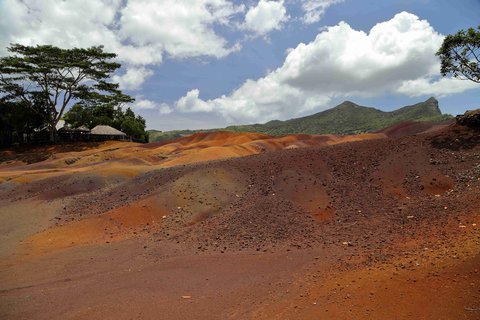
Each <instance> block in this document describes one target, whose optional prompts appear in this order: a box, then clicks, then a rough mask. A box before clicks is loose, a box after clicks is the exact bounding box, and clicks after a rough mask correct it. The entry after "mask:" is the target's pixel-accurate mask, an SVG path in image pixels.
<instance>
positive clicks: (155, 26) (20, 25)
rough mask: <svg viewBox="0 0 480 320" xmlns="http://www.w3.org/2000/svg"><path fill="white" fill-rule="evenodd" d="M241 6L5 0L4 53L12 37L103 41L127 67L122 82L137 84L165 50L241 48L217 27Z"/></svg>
mask: <svg viewBox="0 0 480 320" xmlns="http://www.w3.org/2000/svg"><path fill="white" fill-rule="evenodd" d="M243 10H244V7H243V6H236V5H234V4H232V3H231V2H230V1H227V0H196V1H191V0H162V1H146V0H123V1H122V0H69V1H57V0H1V1H0V56H4V55H7V54H8V51H7V49H6V48H7V47H8V45H9V44H10V43H21V44H24V45H36V44H51V45H54V46H58V47H62V48H73V47H90V46H94V45H103V46H104V47H105V50H106V51H109V52H115V53H117V55H118V60H119V61H120V62H121V63H122V64H123V65H124V66H125V67H126V69H127V70H126V73H125V74H124V75H121V76H120V75H117V80H118V81H120V82H121V85H122V87H123V88H125V89H136V88H138V87H139V86H140V85H141V83H143V82H144V81H145V79H146V78H147V77H149V76H151V75H152V73H151V71H150V70H151V68H150V69H147V68H146V67H148V66H153V65H155V64H160V63H162V61H163V57H164V56H165V55H167V56H169V57H171V58H182V59H183V58H191V57H199V56H207V57H214V58H221V57H225V56H226V55H228V54H229V53H231V52H232V51H235V50H238V49H239V45H237V44H229V43H228V41H227V40H226V39H225V38H223V37H222V36H220V35H218V34H217V33H216V31H215V27H216V26H218V25H224V26H229V25H230V24H231V19H233V18H234V16H235V15H237V14H240V13H242V12H243Z"/></svg>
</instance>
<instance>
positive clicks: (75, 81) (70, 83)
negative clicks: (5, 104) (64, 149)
mask: <svg viewBox="0 0 480 320" xmlns="http://www.w3.org/2000/svg"><path fill="white" fill-rule="evenodd" d="M8 50H9V52H10V53H11V54H12V55H11V56H8V57H3V58H1V59H0V93H1V94H2V95H3V98H4V99H5V100H8V101H11V102H22V105H23V106H25V107H26V108H30V109H31V110H33V111H37V110H38V109H39V108H36V107H35V106H36V105H40V106H41V107H40V109H41V110H43V111H45V112H40V113H38V114H39V115H41V117H42V118H43V120H44V122H45V124H46V125H47V126H48V128H49V131H50V138H51V140H52V141H53V140H55V137H56V130H55V126H56V125H57V123H58V121H59V120H60V119H61V118H62V116H63V113H64V111H65V110H66V108H68V106H71V105H73V104H78V105H83V106H92V105H112V106H118V105H121V104H123V103H127V102H132V101H133V99H132V98H131V97H129V96H127V95H124V94H123V93H122V92H121V91H120V90H119V89H118V84H116V83H110V82H107V80H108V78H109V77H110V75H111V74H112V73H113V72H114V71H115V70H117V69H118V68H119V67H120V64H118V63H115V62H111V61H110V60H111V59H113V58H115V56H116V55H115V54H113V53H106V52H103V47H102V46H98V47H91V48H87V49H82V48H73V49H61V48H58V47H54V46H50V45H41V46H39V45H38V46H23V45H20V44H12V45H11V46H10V47H9V48H8Z"/></svg>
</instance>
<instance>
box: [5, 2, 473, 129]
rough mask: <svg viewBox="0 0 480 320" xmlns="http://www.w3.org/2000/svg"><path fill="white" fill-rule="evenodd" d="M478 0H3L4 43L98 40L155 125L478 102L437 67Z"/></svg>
mask: <svg viewBox="0 0 480 320" xmlns="http://www.w3.org/2000/svg"><path fill="white" fill-rule="evenodd" d="M479 12H480V0H459V1H451V0H388V1H386V0H280V1H273V0H272V1H270V0H260V1H258V0H251V1H228V0H156V1H155V0H64V1H60V0H0V55H6V54H8V53H7V51H6V47H7V46H8V44H9V43H22V44H27V45H33V44H53V45H56V46H60V47H88V46H92V45H104V46H105V48H106V50H107V51H111V52H115V53H117V54H118V61H119V62H121V63H122V66H123V67H122V69H121V70H119V72H118V73H117V74H115V75H114V76H113V80H114V81H116V82H119V83H120V85H121V88H122V89H123V90H124V91H125V92H126V93H128V94H130V95H132V96H133V97H135V98H136V102H135V104H134V105H133V108H134V110H135V111H136V112H138V113H139V114H141V115H143V116H144V117H145V118H146V119H147V125H148V128H151V129H159V130H172V129H185V128H191V129H198V128H212V127H223V126H225V125H229V124H244V123H259V122H266V121H269V120H272V119H282V120H284V119H289V118H294V117H299V116H304V115H308V114H312V113H315V112H319V111H322V110H325V109H328V108H331V107H333V106H335V105H337V104H338V103H340V102H342V101H344V100H351V101H354V102H356V103H359V104H362V105H367V106H373V107H377V108H379V109H382V110H385V111H389V110H392V109H395V108H397V107H400V106H403V105H408V104H413V103H416V102H418V101H422V100H426V99H427V98H429V97H430V96H435V97H437V98H438V99H439V101H440V106H441V109H442V111H443V112H447V113H451V114H457V113H461V112H463V111H464V110H465V109H471V108H479V107H480V105H479V103H480V102H479V100H478V97H479V96H480V87H479V86H478V85H475V84H473V83H470V82H467V81H460V80H455V79H448V78H440V77H439V61H438V59H437V58H436V57H435V52H436V51H437V50H438V48H439V46H440V45H441V43H442V40H443V38H444V36H445V35H447V34H451V33H455V32H457V31H458V30H459V29H465V28H468V27H476V26H478V25H479V24H480V20H479V19H478V13H479Z"/></svg>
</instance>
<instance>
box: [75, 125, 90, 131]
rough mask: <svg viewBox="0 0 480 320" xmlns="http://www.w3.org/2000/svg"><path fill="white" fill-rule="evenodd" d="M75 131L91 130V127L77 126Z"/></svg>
mask: <svg viewBox="0 0 480 320" xmlns="http://www.w3.org/2000/svg"><path fill="white" fill-rule="evenodd" d="M75 131H78V132H90V129H88V128H87V127H85V126H80V127H78V128H75Z"/></svg>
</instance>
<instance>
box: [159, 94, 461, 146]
mask: <svg viewBox="0 0 480 320" xmlns="http://www.w3.org/2000/svg"><path fill="white" fill-rule="evenodd" d="M451 118H452V116H451V115H446V114H442V112H441V111H440V108H439V105H438V100H437V99H436V98H434V97H431V98H429V99H427V100H425V101H423V102H419V103H416V104H413V105H408V106H404V107H401V108H399V109H396V110H393V111H382V110H379V109H376V108H373V107H367V106H362V105H359V104H356V103H354V102H352V101H348V100H347V101H344V102H342V103H340V104H339V105H337V106H335V107H333V108H330V109H327V110H324V111H321V112H317V113H315V114H312V115H308V116H304V117H300V118H293V119H289V120H271V121H268V122H266V123H263V124H259V123H257V124H249V125H233V126H228V127H226V128H223V129H220V128H218V129H209V130H176V131H167V132H161V133H159V132H158V131H157V132H156V133H153V132H154V131H152V133H153V134H152V136H151V139H150V141H162V140H169V139H173V138H178V137H181V136H184V135H188V134H192V133H196V132H206V131H216V130H227V131H235V132H256V133H263V134H268V135H273V136H279V135H287V134H341V135H346V134H359V133H366V132H375V131H379V130H382V129H384V128H387V127H389V126H392V125H395V124H398V123H401V122H405V121H430V122H442V121H445V120H448V119H451Z"/></svg>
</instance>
